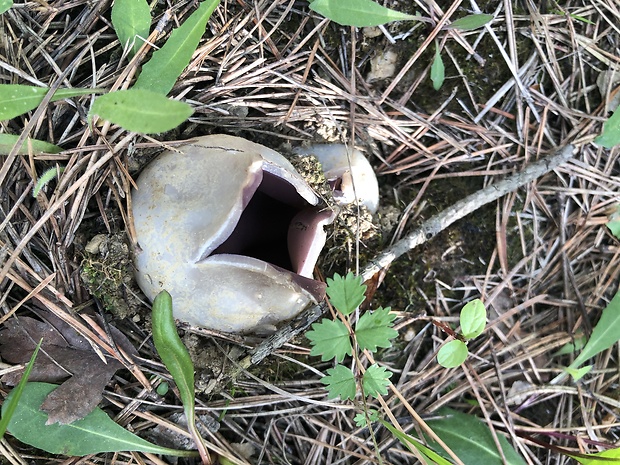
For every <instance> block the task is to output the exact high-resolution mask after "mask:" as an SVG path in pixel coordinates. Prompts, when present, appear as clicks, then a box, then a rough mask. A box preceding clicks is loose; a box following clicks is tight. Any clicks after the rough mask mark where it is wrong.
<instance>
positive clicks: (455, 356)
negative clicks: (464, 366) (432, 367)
mask: <svg viewBox="0 0 620 465" xmlns="http://www.w3.org/2000/svg"><path fill="white" fill-rule="evenodd" d="M467 354H468V350H467V346H466V345H465V343H464V342H462V341H459V340H458V339H455V340H453V341H450V342H447V343H446V344H444V345H443V346H442V347H441V349H439V352H437V363H439V364H440V365H441V366H442V367H444V368H455V367H457V366H459V365H460V364H461V363H463V362H464V361H465V359H466V358H467Z"/></svg>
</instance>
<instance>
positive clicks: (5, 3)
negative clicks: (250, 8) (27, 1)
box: [0, 0, 13, 15]
mask: <svg viewBox="0 0 620 465" xmlns="http://www.w3.org/2000/svg"><path fill="white" fill-rule="evenodd" d="M12 6H13V0H0V15H1V14H2V13H6V12H7V11H9V10H10V9H11V7H12Z"/></svg>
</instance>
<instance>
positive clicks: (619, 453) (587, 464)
mask: <svg viewBox="0 0 620 465" xmlns="http://www.w3.org/2000/svg"><path fill="white" fill-rule="evenodd" d="M571 457H572V458H573V459H575V460H576V461H577V462H579V463H580V464H581V465H604V464H606V463H620V448H618V449H609V450H604V451H602V452H597V453H596V454H588V457H575V456H571ZM600 459H607V460H600ZM612 459H616V460H612Z"/></svg>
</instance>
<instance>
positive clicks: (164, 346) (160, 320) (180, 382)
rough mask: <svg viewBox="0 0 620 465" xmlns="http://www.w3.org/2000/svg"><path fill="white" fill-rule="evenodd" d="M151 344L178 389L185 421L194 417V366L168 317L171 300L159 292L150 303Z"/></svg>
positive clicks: (172, 319)
mask: <svg viewBox="0 0 620 465" xmlns="http://www.w3.org/2000/svg"><path fill="white" fill-rule="evenodd" d="M152 318H153V342H154V343H155V348H156V349H157V353H158V354H159V356H160V357H161V360H162V362H164V365H166V368H167V369H168V371H169V372H170V374H171V375H172V378H173V379H174V382H175V383H176V385H177V388H178V389H179V394H180V395H181V401H182V402H183V407H184V410H185V415H186V416H187V420H188V422H189V421H193V418H194V364H193V363H192V359H191V357H190V356H189V352H188V351H187V348H186V347H185V345H183V341H181V338H180V337H179V335H178V334H177V327H176V324H175V323H174V317H173V315H172V297H171V296H170V294H169V293H168V292H166V291H161V292H160V293H159V294H157V297H155V300H154V301H153V312H152Z"/></svg>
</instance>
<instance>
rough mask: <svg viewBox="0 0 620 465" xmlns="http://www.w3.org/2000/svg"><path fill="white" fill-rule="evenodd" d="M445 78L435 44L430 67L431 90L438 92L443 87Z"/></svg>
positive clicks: (437, 46) (444, 71)
mask: <svg viewBox="0 0 620 465" xmlns="http://www.w3.org/2000/svg"><path fill="white" fill-rule="evenodd" d="M445 78H446V69H445V67H444V65H443V59H442V58H441V53H439V44H437V43H436V44H435V58H434V59H433V64H432V65H431V81H432V82H433V89H435V90H439V89H441V86H442V85H443V81H444V80H445Z"/></svg>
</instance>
